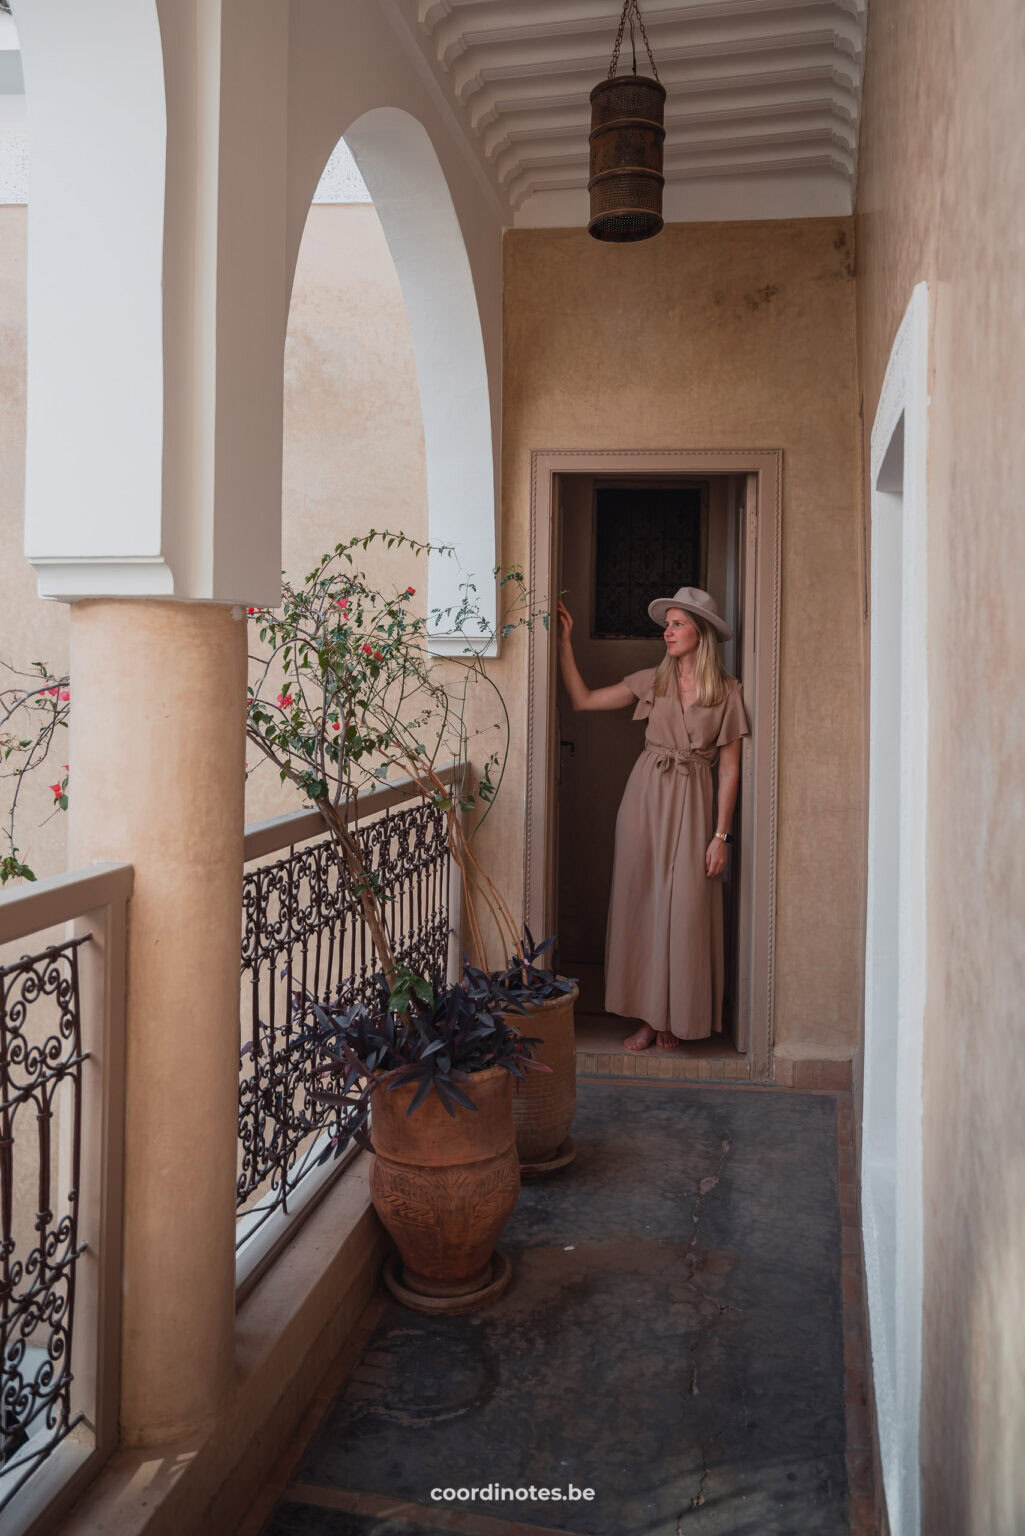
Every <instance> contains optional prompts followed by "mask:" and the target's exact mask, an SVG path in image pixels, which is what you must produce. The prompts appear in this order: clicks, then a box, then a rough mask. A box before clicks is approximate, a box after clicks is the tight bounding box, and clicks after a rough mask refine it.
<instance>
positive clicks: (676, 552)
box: [592, 486, 704, 639]
mask: <svg viewBox="0 0 1025 1536" xmlns="http://www.w3.org/2000/svg"><path fill="white" fill-rule="evenodd" d="M703 500H704V498H703V495H702V491H701V488H700V487H698V486H693V487H682V488H674V487H664V488H659V487H657V486H604V487H599V488H598V489H597V490H596V491H595V527H594V589H595V590H594V608H593V613H594V628H593V630H592V634H593V636H594V637H595V638H596V639H601V638H612V637H616V638H624V637H632V636H637V637H643V638H648V637H650V636H651V635H653V634H655V633H656V632H657V626H656V625H655V624H653V623H652V621H651V619H650V618H649V617H648V604H649V603H650V602H651V600H652V598H653V597H660V596H666V597H668V596H670V595H671V594H672V593H673V592H675V591H676V590H677V589H678V588H679V587H703V586H704V569H703V558H702V554H703V544H704V540H703V539H702V506H703Z"/></svg>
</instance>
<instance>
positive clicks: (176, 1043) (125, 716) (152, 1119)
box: [69, 598, 246, 1445]
mask: <svg viewBox="0 0 1025 1536" xmlns="http://www.w3.org/2000/svg"><path fill="white" fill-rule="evenodd" d="M239 612H240V610H239V609H235V610H234V613H235V614H238V613H239ZM232 614H233V610H232V609H231V608H228V607H225V606H223V605H218V604H209V605H208V604H199V603H176V602H165V601H157V600H153V599H146V600H135V599H125V600H117V599H106V598H105V599H102V600H101V599H96V600H89V601H82V602H78V603H75V604H73V605H72V609H71V615H72V622H71V678H72V690H73V695H72V697H73V710H74V714H73V721H72V734H71V755H70V757H69V763H70V770H71V779H70V786H69V788H70V815H71V830H70V852H71V867H72V868H80V867H82V866H83V865H85V864H87V863H89V862H90V861H91V860H93V859H121V860H126V861H129V862H131V863H132V864H133V865H134V866H135V894H134V896H133V899H132V901H131V903H130V905H129V908H128V914H129V915H128V999H127V1007H128V1031H127V1060H126V1120H125V1162H124V1166H125V1198H124V1285H123V1318H122V1344H123V1353H122V1394H121V1422H122V1435H123V1438H124V1440H125V1441H126V1442H127V1443H128V1444H131V1445H153V1444H158V1443H161V1442H163V1441H168V1440H173V1439H176V1438H178V1437H180V1436H182V1435H186V1434H189V1433H191V1432H192V1431H194V1430H196V1429H198V1428H200V1427H202V1426H203V1425H204V1424H207V1423H209V1422H210V1421H211V1420H212V1419H213V1417H214V1416H215V1414H216V1413H217V1411H218V1409H219V1407H220V1405H221V1404H222V1402H223V1400H224V1398H225V1395H226V1393H227V1390H228V1387H229V1384H230V1380H231V1371H232V1351H233V1330H234V1304H235V1249H234V1239H235V1163H236V1109H237V1096H238V1039H239V1033H238V1006H239V934H240V921H241V919H240V913H241V879H242V837H243V817H244V809H243V787H244V783H243V780H244V774H243V764H244V754H245V736H244V719H245V698H246V625H245V620H244V618H243V619H239V618H233V616H232Z"/></svg>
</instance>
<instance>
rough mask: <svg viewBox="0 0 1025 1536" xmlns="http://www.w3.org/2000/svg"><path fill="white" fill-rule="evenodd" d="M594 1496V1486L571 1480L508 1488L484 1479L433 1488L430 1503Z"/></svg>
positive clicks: (569, 1500) (570, 1500)
mask: <svg viewBox="0 0 1025 1536" xmlns="http://www.w3.org/2000/svg"><path fill="white" fill-rule="evenodd" d="M593 1498H594V1489H593V1488H577V1487H576V1485H575V1484H574V1483H568V1484H567V1485H566V1487H565V1488H562V1487H554V1488H552V1487H544V1486H539V1485H538V1484H537V1483H524V1484H522V1485H520V1486H519V1487H516V1488H507V1487H505V1485H504V1484H502V1483H485V1484H484V1485H483V1487H480V1488H432V1489H431V1502H432V1503H433V1504H474V1503H478V1502H479V1503H482V1504H510V1503H515V1504H530V1503H538V1502H540V1503H549V1502H550V1503H552V1504H558V1503H564V1504H580V1503H585V1504H589V1503H590V1502H591V1501H592V1499H593Z"/></svg>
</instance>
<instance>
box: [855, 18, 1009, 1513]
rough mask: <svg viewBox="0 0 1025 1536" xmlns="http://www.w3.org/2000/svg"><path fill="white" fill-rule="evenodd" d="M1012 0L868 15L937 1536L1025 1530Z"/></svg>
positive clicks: (926, 1383) (878, 316)
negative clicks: (919, 809)
mask: <svg viewBox="0 0 1025 1536" xmlns="http://www.w3.org/2000/svg"><path fill="white" fill-rule="evenodd" d="M1023 49H1025V12H1023V11H1022V9H1021V7H1020V6H1019V5H1018V4H1017V3H1016V0H987V3H986V4H985V5H970V4H969V3H968V0H872V6H871V8H870V12H869V33H868V61H867V74H866V86H865V104H864V116H863V126H862V135H861V153H860V172H859V188H858V202H857V206H858V215H857V244H858V293H857V301H858V343H859V353H860V369H861V379H862V383H863V389H864V401H863V405H864V417H865V421H866V423H871V421H872V419H873V417H874V414H875V411H876V408H877V404H878V399H879V392H880V386H881V383H882V378H883V373H884V370H885V367H886V361H887V357H888V355H889V351H890V347H891V345H892V343H893V338H894V335H895V333H896V330H897V327H898V325H899V323H900V319H901V316H902V315H903V313H904V310H905V308H906V306H907V303H908V300H909V298H910V295H911V290H912V288H913V287H914V285H915V283H917V282H919V281H922V280H925V281H926V282H927V283H928V285H929V305H930V324H931V336H930V395H931V407H930V422H929V444H930V450H929V468H928V562H929V574H928V592H929V634H928V651H929V719H930V726H929V787H928V831H927V845H928V854H927V858H928V872H927V885H928V898H927V899H928V927H927V953H928V972H929V986H928V995H927V1001H926V1014H925V1047H924V1063H923V1078H924V1087H923V1098H924V1108H923V1185H924V1188H923V1201H924V1285H925V1295H924V1316H923V1340H922V1345H923V1382H922V1422H921V1466H922V1530H923V1531H928V1532H930V1533H936V1536H946V1533H951V1536H954V1533H956V1536H972V1533H979V1536H982V1533H985V1536H1011V1533H1013V1532H1018V1531H1021V1530H1022V1529H1023V1528H1025V1470H1023V1467H1022V1460H1021V1453H1020V1446H1021V1442H1022V1438H1023V1436H1025V1397H1023V1394H1022V1381H1023V1380H1025V1320H1023V1315H1022V1309H1021V1305H1020V1298H1021V1295H1022V1292H1023V1290H1025V1208H1023V1204H1022V1199H1021V1189H1022V1180H1023V1177H1025V1121H1023V1117H1022V1113H1021V1104H1022V1098H1023V1094H1025V1060H1023V1047H1025V1022H1023V1021H1025V1014H1023V1011H1022V1002H1021V1000H1022V995H1023V991H1025V918H1023V914H1025V858H1023V856H1022V843H1023V838H1022V824H1023V820H1025V810H1023V801H1022V793H1021V762H1022V758H1023V755H1025V712H1023V710H1022V708H1021V678H1022V675H1023V671H1025V640H1023V631H1022V626H1021V571H1022V569H1023V567H1025V520H1023V518H1022V515H1021V475H1020V468H1019V465H1018V463H1017V456H1016V450H1017V447H1018V443H1019V440H1020V437H1021V426H1020V424H1021V421H1022V419H1023V416H1025V353H1023V350H1022V335H1023V332H1025V288H1023V286H1022V281H1021V273H1022V270H1023V266H1025V139H1023V137H1022V134H1021V100H1020V88H1019V81H1018V71H1017V69H1016V68H1015V61H1016V60H1018V59H1020V58H1021V57H1022V52H1023Z"/></svg>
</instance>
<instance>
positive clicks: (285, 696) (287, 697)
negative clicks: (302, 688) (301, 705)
mask: <svg viewBox="0 0 1025 1536" xmlns="http://www.w3.org/2000/svg"><path fill="white" fill-rule="evenodd" d="M278 703H279V704H280V705H281V708H282V709H288V708H290V707H291V703H292V695H291V694H290V693H279V694H278Z"/></svg>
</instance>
